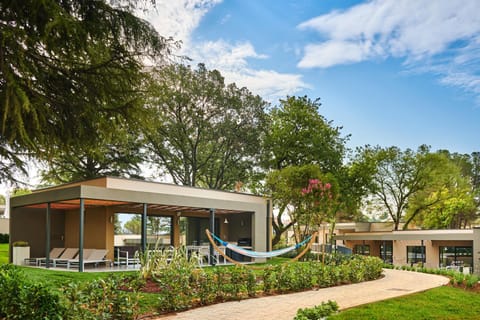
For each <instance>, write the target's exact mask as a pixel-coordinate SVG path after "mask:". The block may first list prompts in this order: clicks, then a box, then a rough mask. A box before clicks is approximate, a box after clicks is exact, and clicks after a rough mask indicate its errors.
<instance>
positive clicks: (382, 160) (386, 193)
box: [359, 146, 449, 230]
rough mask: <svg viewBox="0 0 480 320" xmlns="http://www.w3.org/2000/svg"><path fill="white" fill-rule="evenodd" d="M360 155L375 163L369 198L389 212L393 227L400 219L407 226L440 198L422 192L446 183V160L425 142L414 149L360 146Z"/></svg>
mask: <svg viewBox="0 0 480 320" xmlns="http://www.w3.org/2000/svg"><path fill="white" fill-rule="evenodd" d="M359 155H360V157H362V158H363V159H364V161H365V162H371V163H373V164H374V165H375V172H374V175H373V183H372V185H371V186H370V191H371V196H372V199H371V200H372V202H373V203H378V204H379V206H378V207H377V209H379V210H384V212H386V213H387V214H388V216H389V217H390V219H391V220H392V221H393V223H394V229H395V230H398V228H399V226H400V224H401V223H404V224H403V228H404V229H406V228H407V227H408V225H409V223H410V222H411V221H413V220H414V219H415V218H416V216H417V215H418V214H419V213H421V212H422V211H424V210H426V209H428V208H429V207H431V206H433V205H435V204H436V203H438V202H439V201H441V200H442V198H440V197H427V196H425V195H426V194H431V192H433V191H436V190H440V189H441V188H442V187H443V186H445V184H447V183H448V181H449V179H448V175H446V174H445V172H444V171H445V170H447V169H446V168H448V161H446V160H445V159H444V158H442V157H439V156H437V155H435V154H432V153H430V149H429V148H428V147H427V146H421V147H419V148H418V150H417V152H415V151H413V150H411V149H406V150H405V151H402V150H401V149H399V148H397V147H389V148H381V147H374V148H372V147H368V146H367V147H365V148H360V149H359ZM437 195H441V194H440V193H437ZM407 212H408V215H407Z"/></svg>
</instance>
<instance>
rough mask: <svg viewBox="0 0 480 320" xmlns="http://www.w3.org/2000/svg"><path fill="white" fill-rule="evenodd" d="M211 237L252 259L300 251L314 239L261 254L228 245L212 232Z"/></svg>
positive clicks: (309, 237) (307, 239)
mask: <svg viewBox="0 0 480 320" xmlns="http://www.w3.org/2000/svg"><path fill="white" fill-rule="evenodd" d="M210 235H211V236H212V237H213V238H214V239H215V240H216V241H218V242H219V243H220V245H222V246H225V247H226V248H228V249H230V250H232V251H234V252H236V253H239V254H241V255H244V256H247V257H251V258H273V257H277V256H281V255H282V254H285V253H287V252H290V251H292V250H295V249H298V248H300V247H302V246H303V245H305V244H306V243H307V242H308V241H310V239H311V238H312V236H308V237H307V238H305V240H303V241H302V242H300V243H299V244H297V245H294V246H291V247H288V248H283V249H280V250H274V251H269V252H259V251H252V250H247V249H244V248H242V247H239V246H236V245H234V244H231V243H228V242H226V241H223V240H222V239H220V238H219V237H217V236H216V235H215V234H214V233H212V232H210Z"/></svg>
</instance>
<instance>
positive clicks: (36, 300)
mask: <svg viewBox="0 0 480 320" xmlns="http://www.w3.org/2000/svg"><path fill="white" fill-rule="evenodd" d="M0 288H1V290H0V318H1V319H27V320H28V319H63V314H64V311H65V307H64V306H63V305H62V303H61V301H60V296H59V295H58V293H56V292H54V291H52V290H50V289H49V288H47V287H46V286H45V285H43V284H35V283H32V282H30V281H29V280H28V278H27V277H26V276H25V274H24V273H23V272H22V271H21V270H20V269H19V268H17V267H15V266H13V265H10V264H5V265H2V266H0Z"/></svg>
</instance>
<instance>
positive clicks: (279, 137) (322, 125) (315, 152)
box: [262, 96, 348, 172]
mask: <svg viewBox="0 0 480 320" xmlns="http://www.w3.org/2000/svg"><path fill="white" fill-rule="evenodd" d="M319 108H320V102H319V99H316V100H313V101H312V100H311V99H310V98H308V97H306V96H304V97H287V98H286V99H284V100H280V104H279V105H278V106H277V107H274V108H273V109H272V110H271V112H270V113H269V115H268V122H267V125H268V127H267V128H266V132H265V139H264V141H263V145H262V150H263V166H264V167H265V168H267V169H282V168H285V167H287V166H301V165H305V164H318V165H319V166H320V169H321V170H322V171H323V172H334V171H336V170H337V169H338V168H339V167H340V166H341V164H342V161H343V158H344V156H345V143H346V141H347V140H348V136H347V137H342V136H341V132H340V130H341V127H333V126H332V122H329V121H327V120H326V119H325V118H324V117H323V116H321V115H320V114H319V113H318V111H319Z"/></svg>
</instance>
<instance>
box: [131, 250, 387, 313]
mask: <svg viewBox="0 0 480 320" xmlns="http://www.w3.org/2000/svg"><path fill="white" fill-rule="evenodd" d="M145 257H146V258H145ZM155 259H156V260H155ZM140 261H141V263H142V267H141V270H143V271H142V272H141V275H142V277H145V276H148V277H149V279H151V280H153V281H155V282H156V283H157V285H158V288H159V291H158V292H157V294H158V299H159V306H158V309H159V311H160V312H171V311H179V310H185V309H188V308H191V307H194V306H199V305H206V304H211V303H214V302H220V301H231V300H239V299H244V298H247V297H253V296H255V295H257V292H262V291H263V293H265V294H275V293H279V292H294V291H302V290H306V289H312V288H317V287H329V286H334V285H337V284H340V283H354V282H360V281H365V280H373V279H376V278H378V277H379V276H380V275H381V272H382V261H381V260H380V259H378V258H375V257H364V256H356V255H355V256H350V257H348V258H339V259H331V260H330V262H331V265H326V264H322V263H321V262H319V261H307V262H297V263H285V264H278V265H273V266H267V267H265V268H264V269H263V272H262V273H260V274H257V275H256V274H255V273H254V272H253V271H252V269H249V268H247V267H245V266H235V267H231V268H223V267H217V268H213V269H199V268H198V264H197V263H198V261H197V260H196V259H195V257H192V256H188V255H187V253H186V251H185V250H184V249H172V251H171V252H170V253H169V255H168V256H167V255H165V254H164V253H162V252H159V253H158V254H157V255H149V256H148V257H147V256H144V258H142V259H140ZM143 264H145V265H143Z"/></svg>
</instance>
